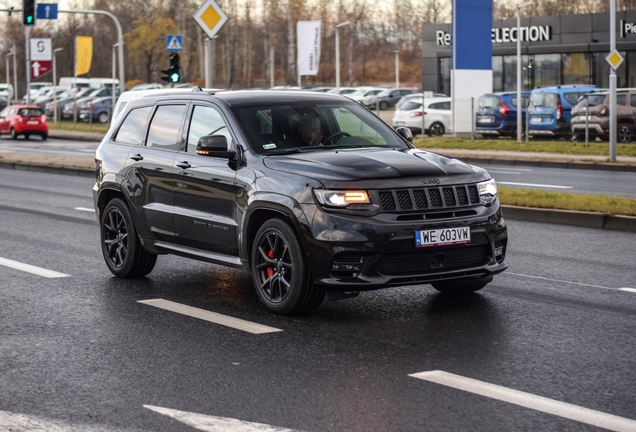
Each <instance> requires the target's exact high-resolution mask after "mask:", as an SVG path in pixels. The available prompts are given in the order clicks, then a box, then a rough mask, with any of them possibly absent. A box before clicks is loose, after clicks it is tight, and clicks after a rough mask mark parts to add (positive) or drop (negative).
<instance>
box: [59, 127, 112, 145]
mask: <svg viewBox="0 0 636 432" xmlns="http://www.w3.org/2000/svg"><path fill="white" fill-rule="evenodd" d="M105 135H106V134H105V133H101V132H80V131H73V130H62V129H49V137H50V138H58V139H65V140H71V141H100V142H101V140H103V139H104V136H105Z"/></svg>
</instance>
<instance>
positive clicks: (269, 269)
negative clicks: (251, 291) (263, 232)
mask: <svg viewBox="0 0 636 432" xmlns="http://www.w3.org/2000/svg"><path fill="white" fill-rule="evenodd" d="M267 257H268V258H271V259H274V251H273V250H271V249H270V251H269V252H267ZM272 276H274V267H267V277H268V278H271V277H272Z"/></svg>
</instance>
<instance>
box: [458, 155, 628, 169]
mask: <svg viewBox="0 0 636 432" xmlns="http://www.w3.org/2000/svg"><path fill="white" fill-rule="evenodd" d="M453 157H454V158H456V159H461V160H462V161H463V162H466V163H468V164H474V165H479V164H489V165H491V164H494V165H510V166H515V165H517V166H531V167H539V168H565V169H568V168H569V169H579V170H593V171H615V172H636V165H626V164H610V163H598V162H554V161H540V160H523V159H497V158H479V157H473V156H471V157H462V156H453Z"/></svg>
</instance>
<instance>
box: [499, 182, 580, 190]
mask: <svg viewBox="0 0 636 432" xmlns="http://www.w3.org/2000/svg"><path fill="white" fill-rule="evenodd" d="M497 184H500V185H510V186H532V187H542V188H552V189H572V186H555V185H546V184H535V183H514V182H497Z"/></svg>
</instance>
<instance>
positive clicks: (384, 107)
mask: <svg viewBox="0 0 636 432" xmlns="http://www.w3.org/2000/svg"><path fill="white" fill-rule="evenodd" d="M380 109H381V110H385V109H389V104H388V103H386V102H380Z"/></svg>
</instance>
